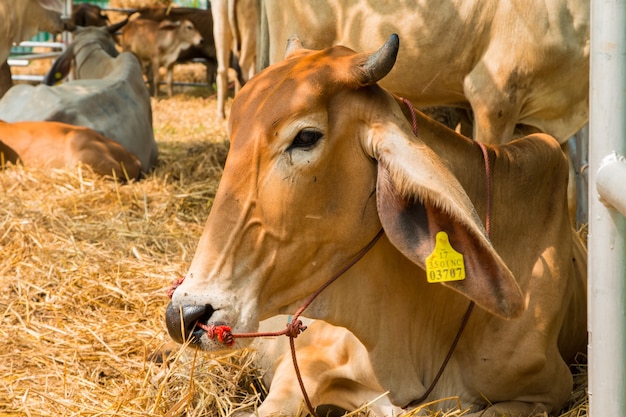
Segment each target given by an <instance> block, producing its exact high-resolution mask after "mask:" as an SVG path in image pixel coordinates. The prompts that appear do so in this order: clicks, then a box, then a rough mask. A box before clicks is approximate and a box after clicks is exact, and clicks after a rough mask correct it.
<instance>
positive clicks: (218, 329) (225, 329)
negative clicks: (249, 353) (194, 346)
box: [196, 323, 235, 346]
mask: <svg viewBox="0 0 626 417" xmlns="http://www.w3.org/2000/svg"><path fill="white" fill-rule="evenodd" d="M196 326H198V327H199V328H201V329H202V330H204V331H205V332H206V336H207V337H208V338H209V339H217V341H218V342H220V343H223V344H225V345H227V346H232V345H234V344H235V337H234V336H233V334H232V333H231V329H230V326H216V325H215V324H211V325H210V326H207V325H206V324H203V323H196Z"/></svg>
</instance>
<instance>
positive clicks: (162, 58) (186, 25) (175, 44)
mask: <svg viewBox="0 0 626 417" xmlns="http://www.w3.org/2000/svg"><path fill="white" fill-rule="evenodd" d="M201 42H202V36H201V35H200V33H199V32H198V31H197V30H196V28H195V26H194V24H193V23H192V22H191V21H190V20H186V19H184V20H179V21H171V20H163V21H162V22H160V23H159V22H156V21H154V20H149V19H141V18H140V19H136V20H133V21H131V22H129V23H128V24H127V25H126V26H125V27H124V31H123V33H122V36H121V42H120V43H121V45H122V49H123V50H124V51H129V52H132V53H133V54H135V55H136V56H137V58H139V60H140V61H141V65H142V67H143V70H144V74H145V75H146V78H147V79H148V82H149V83H150V91H151V92H152V94H153V95H154V97H157V96H158V95H159V83H160V74H159V68H161V67H165V69H166V70H167V95H168V96H169V97H171V96H172V82H173V69H174V63H175V62H176V60H177V59H178V56H179V54H180V52H181V51H182V50H184V49H187V48H189V47H190V46H192V45H195V46H197V45H200V43H201Z"/></svg>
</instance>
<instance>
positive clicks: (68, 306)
mask: <svg viewBox="0 0 626 417" xmlns="http://www.w3.org/2000/svg"><path fill="white" fill-rule="evenodd" d="M207 96H209V93H208V90H186V94H180V91H179V94H177V95H176V96H175V97H174V98H172V99H162V100H158V101H153V109H154V121H155V134H156V137H157V141H158V143H159V146H160V151H161V154H160V157H159V163H158V165H157V167H156V169H155V171H154V172H153V173H151V174H150V175H149V176H148V177H147V178H145V179H144V180H142V181H140V182H136V183H131V184H128V185H119V184H118V183H116V182H114V181H111V180H107V179H103V178H100V177H97V176H95V175H94V174H93V173H92V172H90V171H89V170H88V169H87V168H86V167H78V168H72V169H67V170H56V171H48V172H40V171H36V170H32V169H29V168H24V167H12V168H10V169H8V170H6V171H4V172H0V201H1V204H0V253H1V254H2V257H1V258H0V279H1V284H2V285H1V286H0V416H5V415H6V416H8V415H11V416H33V417H34V416H168V417H169V416H172V417H173V416H183V415H184V416H190V417H191V416H209V417H217V416H219V417H225V416H229V415H232V414H233V413H235V412H237V411H238V410H243V409H248V410H253V409H254V407H255V405H256V404H258V401H259V399H260V398H262V396H263V388H262V387H261V386H260V385H259V380H258V376H259V374H260V372H259V370H257V369H255V368H254V366H252V365H251V360H252V358H253V356H254V353H253V352H252V351H238V352H231V353H228V354H223V355H209V354H206V353H196V352H195V351H194V350H193V349H191V348H186V349H183V348H180V347H179V346H177V345H171V344H170V343H169V338H168V336H167V334H166V331H165V329H164V319H163V314H164V310H165V306H166V304H167V302H168V300H167V297H166V290H167V288H168V286H169V285H170V284H171V282H172V280H173V279H175V278H177V277H180V276H181V275H183V274H184V272H185V270H186V268H187V267H188V266H189V263H190V261H191V257H192V256H193V253H194V251H195V247H196V244H197V241H198V238H199V236H200V234H201V231H202V228H203V223H204V221H205V219H206V217H207V214H208V210H209V208H210V206H211V203H212V200H213V197H214V195H215V191H216V187H217V183H218V180H219V178H220V175H221V172H222V166H223V163H224V160H225V157H226V152H227V148H228V143H227V140H226V135H225V124H224V123H223V122H220V121H216V120H215V117H214V109H215V101H214V100H213V99H211V98H207ZM165 348H168V349H170V350H172V353H171V355H170V356H168V357H167V358H165V360H160V359H161V358H157V359H158V360H155V357H154V356H155V355H154V354H153V353H154V352H155V351H156V352H158V351H160V350H165ZM579 378H580V379H581V381H582V382H581V383H579V384H578V387H579V388H578V390H577V392H576V393H575V395H574V396H573V397H572V411H569V412H567V413H566V414H564V415H565V416H567V417H575V416H581V415H586V403H587V402H586V395H585V386H586V383H585V382H584V378H585V372H584V370H583V372H582V373H581V375H580V376H579ZM363 413H364V412H363V411H361V412H360V414H363ZM461 414H462V412H461V411H457V412H453V413H451V414H449V415H450V416H452V415H454V416H456V415H461Z"/></svg>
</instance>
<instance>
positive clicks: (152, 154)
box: [0, 21, 158, 171]
mask: <svg viewBox="0 0 626 417" xmlns="http://www.w3.org/2000/svg"><path fill="white" fill-rule="evenodd" d="M125 23H126V21H122V22H119V23H117V24H115V25H111V26H109V27H95V26H90V27H86V28H78V29H76V31H75V32H74V41H73V42H72V44H71V45H69V46H68V48H67V49H66V50H65V52H64V53H63V54H62V55H61V56H60V57H59V58H58V59H57V60H56V61H55V63H54V65H53V66H52V68H51V70H50V71H49V73H48V74H47V75H46V78H45V79H44V84H42V85H38V86H31V85H25V84H20V85H16V86H14V87H12V88H11V89H10V90H9V91H8V92H7V94H6V95H5V96H4V97H3V98H2V99H1V100H0V119H2V120H5V121H7V122H18V121H44V120H47V121H57V122H64V123H68V124H72V125H76V126H85V127H89V128H91V129H93V130H95V131H96V132H99V133H101V134H102V135H104V136H105V137H107V138H110V139H112V140H114V141H116V142H118V143H120V144H121V145H122V146H124V147H125V148H126V149H127V150H129V151H130V152H132V153H133V154H135V156H136V157H137V158H138V159H139V160H140V161H141V166H142V169H143V170H145V171H150V170H151V169H152V167H153V166H154V164H155V162H156V159H157V153H158V151H157V144H156V141H155V140H154V134H153V131H152V108H151V107H150V95H149V93H148V89H147V88H146V86H145V83H144V80H143V75H142V71H141V64H140V63H139V60H138V59H137V57H135V56H134V55H133V54H131V53H130V52H124V53H121V54H120V53H118V52H117V49H116V47H115V42H114V41H113V38H112V34H113V33H115V31H117V30H118V29H119V28H120V27H121V26H122V25H123V24H125ZM72 63H73V64H74V65H73V66H74V71H73V72H74V77H75V79H74V80H72V81H68V82H66V83H63V84H60V85H55V86H49V85H45V84H46V83H48V84H53V83H54V81H55V80H58V79H62V78H63V77H65V76H66V75H67V74H68V73H69V71H70V69H71V68H72Z"/></svg>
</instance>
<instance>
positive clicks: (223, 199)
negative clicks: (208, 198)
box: [166, 35, 524, 349]
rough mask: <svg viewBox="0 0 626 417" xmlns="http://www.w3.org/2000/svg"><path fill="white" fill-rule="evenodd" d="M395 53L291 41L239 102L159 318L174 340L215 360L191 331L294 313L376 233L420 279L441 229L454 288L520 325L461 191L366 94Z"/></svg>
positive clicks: (378, 94)
mask: <svg viewBox="0 0 626 417" xmlns="http://www.w3.org/2000/svg"><path fill="white" fill-rule="evenodd" d="M398 47H399V40H398V37H397V36H395V35H394V36H391V37H390V38H389V40H388V41H387V42H386V43H385V45H384V46H383V47H382V48H381V49H380V50H379V51H377V52H375V53H373V54H357V53H355V52H354V51H352V50H350V49H347V48H344V47H340V46H337V47H333V48H329V49H326V50H323V51H309V50H304V49H302V48H301V45H300V44H299V41H297V40H291V41H290V43H289V46H288V48H287V58H286V60H285V61H283V62H281V63H278V64H276V65H273V66H271V67H269V68H268V69H266V70H265V71H262V72H261V73H259V74H257V75H256V76H255V77H253V78H252V80H251V81H250V82H249V83H248V84H246V86H245V87H244V88H243V89H242V90H241V91H240V92H239V93H238V94H237V96H236V97H235V100H234V102H233V105H232V111H231V116H230V120H229V131H230V138H231V147H230V152H229V155H228V159H227V161H226V165H225V168H224V173H223V176H222V179H221V183H220V185H219V189H218V192H217V195H216V197H215V201H214V204H213V207H212V210H211V213H210V215H209V218H208V221H207V224H206V228H205V230H204V233H203V235H202V238H201V240H200V242H199V245H198V248H197V251H196V254H195V257H194V259H193V262H192V265H191V267H190V269H189V271H188V273H187V276H186V279H185V281H184V283H183V284H182V285H181V286H180V287H178V289H177V290H176V291H175V292H174V294H173V298H172V302H171V304H170V305H169V306H168V309H167V312H166V321H167V325H168V330H169V332H170V335H171V336H172V337H173V338H174V339H175V340H178V341H182V340H183V339H186V338H188V336H189V335H191V334H193V336H194V337H193V339H194V341H195V342H196V343H197V344H198V345H199V346H201V347H202V348H204V349H217V348H223V346H221V345H218V344H217V342H213V341H212V340H209V339H208V338H207V337H206V335H204V334H203V332H202V331H201V330H200V329H198V328H197V327H195V324H196V323H197V322H201V323H203V324H225V325H229V326H231V327H232V328H233V332H236V333H238V332H248V331H254V330H255V329H256V328H257V326H258V321H259V320H260V319H265V318H268V317H270V316H273V315H275V314H277V313H279V312H293V311H294V310H295V309H296V308H297V307H298V306H299V303H301V301H302V300H303V299H305V298H306V297H307V296H309V295H310V294H311V293H312V292H313V291H315V290H316V289H317V288H319V287H320V286H321V285H322V284H323V283H324V282H325V281H326V280H327V279H328V278H329V277H330V276H332V275H333V274H334V273H335V272H337V271H338V270H339V269H340V268H342V267H343V266H344V265H345V264H346V263H347V261H348V260H349V259H351V258H352V257H353V256H354V255H355V254H356V253H357V252H358V251H359V250H360V249H361V248H363V247H364V246H366V245H367V243H368V242H369V241H371V239H372V238H373V237H374V236H375V235H376V234H377V233H378V231H379V230H380V229H381V227H383V228H384V231H385V235H386V238H387V239H389V241H390V242H391V243H392V244H393V245H394V246H395V247H396V248H397V249H398V250H399V251H401V252H402V253H403V254H404V256H406V257H407V258H409V259H410V260H412V261H413V262H415V263H416V264H417V265H420V266H423V265H424V262H425V261H424V260H425V257H426V256H427V255H429V253H430V251H432V247H433V242H434V234H435V233H436V232H437V231H438V230H441V229H444V230H447V231H448V233H449V234H450V236H451V239H453V240H454V245H456V246H457V247H458V248H459V249H461V250H462V251H463V252H464V253H465V255H466V265H467V266H466V268H467V270H468V271H467V273H468V274H469V275H471V276H472V277H473V278H472V279H466V280H465V281H463V282H462V283H460V284H458V285H457V284H452V285H453V286H454V285H457V287H456V289H457V290H458V291H460V292H462V293H464V294H465V295H467V296H468V297H470V298H471V299H473V300H475V301H476V302H477V303H478V304H479V305H480V306H482V307H484V308H486V309H488V310H489V311H491V312H493V313H495V314H498V315H500V316H503V317H512V316H516V315H518V314H520V313H521V311H522V309H523V304H524V303H523V300H522V298H521V293H520V290H519V287H518V286H517V284H516V283H515V281H514V279H513V277H512V275H511V273H510V271H509V270H508V268H507V267H506V266H505V265H504V264H503V262H502V260H501V259H500V257H499V256H498V255H497V254H496V253H495V251H494V249H493V248H492V246H491V245H490V243H489V241H488V239H487V238H486V237H485V234H484V230H483V228H482V225H481V222H480V220H479V219H478V216H477V215H476V213H475V211H474V209H473V206H472V204H471V202H470V200H469V198H468V197H467V195H466V194H465V192H464V191H463V189H462V187H461V186H460V184H459V182H458V181H457V180H456V178H455V177H454V176H453V175H452V174H451V172H450V171H449V170H448V169H447V168H446V167H445V165H444V164H443V163H442V162H441V160H440V159H439V157H438V156H437V155H436V154H435V153H434V152H433V151H432V150H431V149H430V148H428V147H427V146H426V145H424V144H423V143H421V142H420V141H419V140H418V139H417V138H416V137H415V136H414V134H413V132H412V129H411V126H410V124H409V123H408V121H407V120H406V118H405V116H404V115H403V112H402V109H401V108H400V106H399V104H398V102H397V100H396V98H395V97H394V96H392V95H391V94H389V93H388V92H386V91H385V90H383V89H381V88H380V87H378V86H377V85H376V82H377V81H378V80H380V79H381V78H382V77H384V76H385V75H386V74H387V73H388V72H389V71H390V70H391V68H392V67H393V64H394V62H395V57H396V54H397V52H398ZM437 285H438V284H437Z"/></svg>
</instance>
